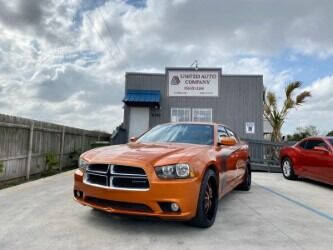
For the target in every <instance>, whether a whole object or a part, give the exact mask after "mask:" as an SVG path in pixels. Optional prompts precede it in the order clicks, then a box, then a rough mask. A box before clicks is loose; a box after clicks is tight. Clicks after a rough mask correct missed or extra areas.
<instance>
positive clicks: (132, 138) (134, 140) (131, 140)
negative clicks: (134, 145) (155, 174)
mask: <svg viewBox="0 0 333 250" xmlns="http://www.w3.org/2000/svg"><path fill="white" fill-rule="evenodd" d="M137 139H138V138H136V137H134V136H133V137H131V138H130V142H136V140H137Z"/></svg>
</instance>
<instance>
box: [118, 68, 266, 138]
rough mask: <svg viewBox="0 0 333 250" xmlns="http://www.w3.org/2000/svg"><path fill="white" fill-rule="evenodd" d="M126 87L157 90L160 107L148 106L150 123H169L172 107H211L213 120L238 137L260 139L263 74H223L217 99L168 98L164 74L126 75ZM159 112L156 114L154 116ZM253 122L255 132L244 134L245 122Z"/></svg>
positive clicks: (126, 116)
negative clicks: (149, 107) (227, 127)
mask: <svg viewBox="0 0 333 250" xmlns="http://www.w3.org/2000/svg"><path fill="white" fill-rule="evenodd" d="M125 86H126V89H146V90H160V92H161V103H160V107H161V110H156V109H154V108H151V110H150V121H149V126H150V127H153V126H155V125H157V124H160V123H166V122H170V110H171V108H172V107H175V108H176V107H184V108H212V109H213V121H214V122H217V123H223V124H226V125H228V126H229V127H230V128H231V129H233V130H234V131H235V132H236V133H237V134H238V135H239V136H240V137H242V138H249V139H263V77H262V76H260V75H259V76H257V75H253V76H251V75H249V76H248V75H246V76H242V75H222V77H221V80H220V86H219V98H216V97H168V96H167V83H166V76H165V75H164V74H141V73H128V74H126V83H125ZM129 110H130V109H129V108H128V107H127V106H126V105H125V108H124V126H125V128H126V129H127V130H128V121H129V119H128V118H129ZM158 113H159V116H158V115H156V114H158ZM246 122H255V126H256V127H255V132H256V133H255V134H246V133H245V123H246Z"/></svg>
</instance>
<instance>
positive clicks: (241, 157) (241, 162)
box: [226, 128, 248, 179]
mask: <svg viewBox="0 0 333 250" xmlns="http://www.w3.org/2000/svg"><path fill="white" fill-rule="evenodd" d="M226 130H227V132H228V135H229V136H231V137H234V138H235V139H236V141H237V145H235V152H234V154H233V156H234V157H233V160H235V161H236V162H235V166H236V170H235V173H234V178H235V179H242V178H243V176H244V174H245V169H246V161H247V157H248V154H247V149H246V147H245V145H243V144H242V143H241V142H240V140H239V138H238V136H237V135H236V133H235V132H233V131H231V130H230V129H229V128H226Z"/></svg>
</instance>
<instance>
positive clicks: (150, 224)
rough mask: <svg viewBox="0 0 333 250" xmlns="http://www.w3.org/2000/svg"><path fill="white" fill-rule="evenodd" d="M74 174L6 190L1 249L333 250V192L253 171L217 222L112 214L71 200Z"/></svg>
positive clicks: (0, 194)
mask: <svg viewBox="0 0 333 250" xmlns="http://www.w3.org/2000/svg"><path fill="white" fill-rule="evenodd" d="M72 185H73V172H72V171H69V172H66V173H63V174H60V175H56V176H52V177H48V178H45V179H40V180H37V181H33V182H29V183H25V184H22V185H19V186H15V187H11V188H8V189H4V190H0V213H1V217H0V242H1V243H0V249H282V248H283V249H332V248H333V247H332V246H333V237H332V235H333V188H332V187H329V186H326V185H321V184H318V183H315V182H310V181H294V182H293V181H287V180H284V179H283V178H282V176H281V174H273V173H253V186H252V189H251V191H250V192H241V191H233V192H232V193H230V194H229V195H227V196H226V197H225V198H224V199H223V200H221V201H220V203H219V212H218V215H217V218H216V222H215V224H214V225H213V227H211V228H209V229H198V228H193V227H189V226H186V225H184V224H183V223H180V222H167V221H161V220H157V219H149V218H134V217H123V216H117V215H110V214H106V213H103V212H99V211H96V210H93V209H91V208H89V207H83V206H81V205H79V204H77V203H76V202H74V201H73V199H72Z"/></svg>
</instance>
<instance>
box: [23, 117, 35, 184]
mask: <svg viewBox="0 0 333 250" xmlns="http://www.w3.org/2000/svg"><path fill="white" fill-rule="evenodd" d="M34 125H35V124H34V122H32V123H31V124H30V133H29V148H28V159H27V167H26V170H27V172H26V177H25V178H26V180H27V181H28V180H29V179H30V165H31V155H32V142H33V136H34Z"/></svg>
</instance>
